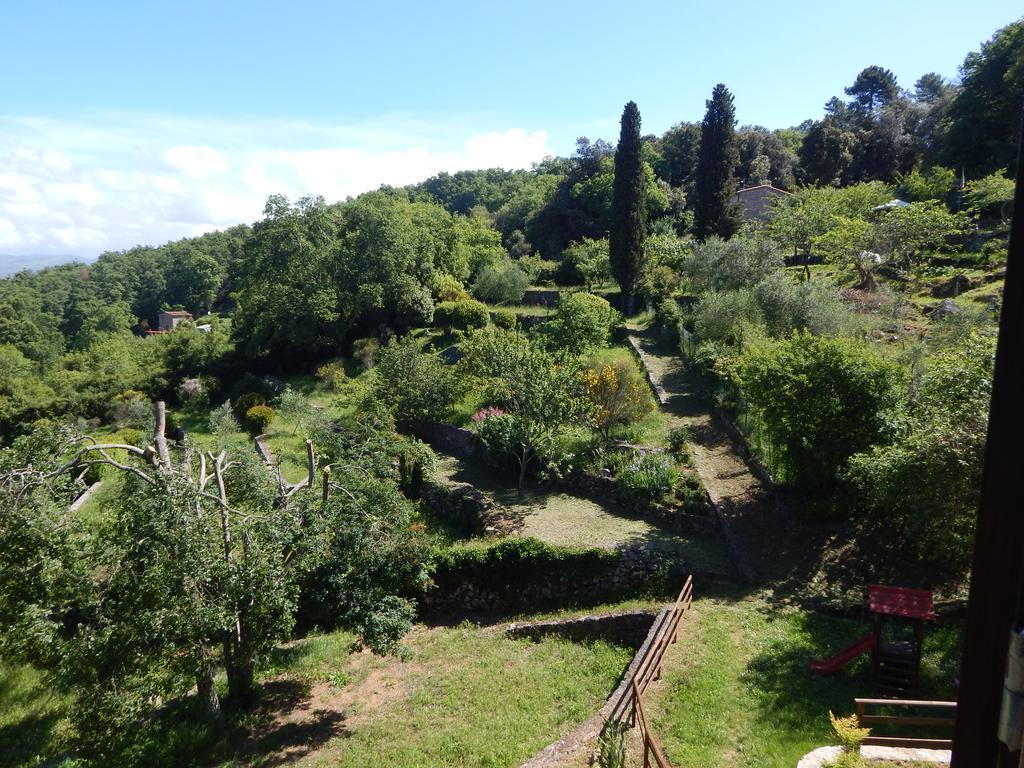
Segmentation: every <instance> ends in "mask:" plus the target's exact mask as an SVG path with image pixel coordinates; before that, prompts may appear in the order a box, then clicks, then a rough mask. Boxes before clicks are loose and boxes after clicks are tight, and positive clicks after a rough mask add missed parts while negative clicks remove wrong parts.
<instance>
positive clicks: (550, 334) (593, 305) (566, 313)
mask: <svg viewBox="0 0 1024 768" xmlns="http://www.w3.org/2000/svg"><path fill="white" fill-rule="evenodd" d="M620 320H621V316H620V315H619V313H618V312H616V311H615V310H614V309H613V308H612V306H611V304H609V303H608V302H607V301H606V300H605V299H602V298H601V297H600V296H595V295H594V294H592V293H570V294H568V295H565V296H563V297H562V300H561V301H559V302H558V307H557V308H556V309H555V316H554V317H553V318H552V319H551V320H549V321H548V322H546V323H543V324H542V325H540V326H538V328H537V330H538V333H540V334H541V335H542V336H543V338H544V339H545V340H546V341H547V343H548V345H549V346H551V347H552V349H553V350H554V351H564V352H568V353H569V354H573V355H580V354H583V353H584V352H587V351H590V350H593V349H596V348H599V347H605V346H608V339H609V336H610V334H611V330H612V327H613V326H615V325H616V324H618V322H619V321H620Z"/></svg>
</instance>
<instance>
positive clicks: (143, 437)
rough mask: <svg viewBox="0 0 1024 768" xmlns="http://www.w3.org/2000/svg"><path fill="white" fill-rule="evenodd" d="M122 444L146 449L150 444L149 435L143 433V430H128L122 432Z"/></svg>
mask: <svg viewBox="0 0 1024 768" xmlns="http://www.w3.org/2000/svg"><path fill="white" fill-rule="evenodd" d="M121 442H122V443H126V444H127V445H134V446H137V447H139V448H145V447H146V445H147V444H148V443H149V435H147V434H146V433H145V432H143V431H142V430H141V429H132V428H131V427H129V428H128V429H122V430H121Z"/></svg>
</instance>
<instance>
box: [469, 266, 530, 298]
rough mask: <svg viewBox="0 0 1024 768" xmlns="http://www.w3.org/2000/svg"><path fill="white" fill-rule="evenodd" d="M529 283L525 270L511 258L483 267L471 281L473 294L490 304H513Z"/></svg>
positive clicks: (520, 296) (521, 295)
mask: <svg viewBox="0 0 1024 768" xmlns="http://www.w3.org/2000/svg"><path fill="white" fill-rule="evenodd" d="M529 285H530V278H529V277H528V276H527V274H526V272H524V271H523V270H522V268H521V267H520V266H519V265H518V264H516V263H515V262H514V261H512V260H511V259H505V260H504V261H502V262H500V263H498V264H494V265H493V266H489V267H485V268H484V269H483V270H482V271H481V272H480V274H479V275H477V278H476V282H474V283H473V295H474V296H476V297H477V298H478V299H480V300H481V301H486V302H489V303H491V304H515V303H517V302H519V301H521V300H522V298H523V294H524V293H526V289H527V287H529Z"/></svg>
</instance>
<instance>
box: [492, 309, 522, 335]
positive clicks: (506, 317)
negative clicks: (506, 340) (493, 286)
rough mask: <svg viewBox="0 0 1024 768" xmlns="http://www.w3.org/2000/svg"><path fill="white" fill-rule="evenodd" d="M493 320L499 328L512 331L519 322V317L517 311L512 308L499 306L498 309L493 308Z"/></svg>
mask: <svg viewBox="0 0 1024 768" xmlns="http://www.w3.org/2000/svg"><path fill="white" fill-rule="evenodd" d="M491 322H492V323H494V324H495V325H496V326H497V327H498V328H502V329H504V330H506V331H512V330H515V327H516V326H517V325H518V324H519V318H518V317H516V313H515V312H513V311H512V310H511V309H501V308H500V307H499V308H498V309H492V310H491Z"/></svg>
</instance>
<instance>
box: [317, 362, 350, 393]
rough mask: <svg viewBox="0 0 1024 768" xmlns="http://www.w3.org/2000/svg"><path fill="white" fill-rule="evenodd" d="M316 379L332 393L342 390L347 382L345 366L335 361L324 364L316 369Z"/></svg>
mask: <svg viewBox="0 0 1024 768" xmlns="http://www.w3.org/2000/svg"><path fill="white" fill-rule="evenodd" d="M316 377H317V379H319V380H320V382H321V383H323V385H324V386H325V387H327V388H328V389H329V390H331V391H332V392H337V391H338V390H340V389H342V388H343V387H344V386H345V383H346V382H347V381H348V374H347V373H345V366H344V365H343V364H342V363H341V362H340V361H337V360H333V361H331V362H329V363H324V364H323V365H321V366H320V367H319V368H317V369H316Z"/></svg>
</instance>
